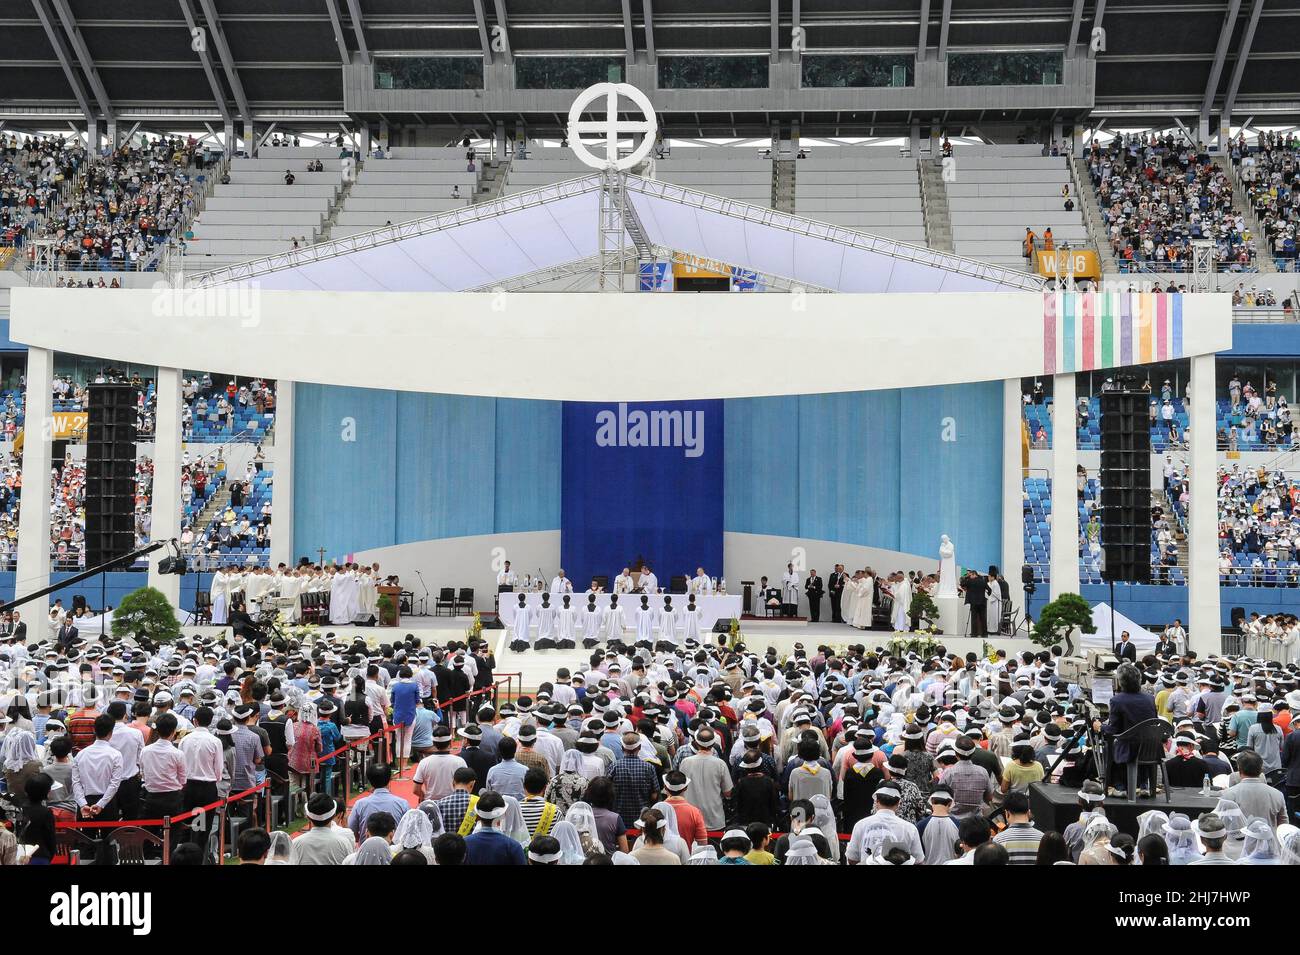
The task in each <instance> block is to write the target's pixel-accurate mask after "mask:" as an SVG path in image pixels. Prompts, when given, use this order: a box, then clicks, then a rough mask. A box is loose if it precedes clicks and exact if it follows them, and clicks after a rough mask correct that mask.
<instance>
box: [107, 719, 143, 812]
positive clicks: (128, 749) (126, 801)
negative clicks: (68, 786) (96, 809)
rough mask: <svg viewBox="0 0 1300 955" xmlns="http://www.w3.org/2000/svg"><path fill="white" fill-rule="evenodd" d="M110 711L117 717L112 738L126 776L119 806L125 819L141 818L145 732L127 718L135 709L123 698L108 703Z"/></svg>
mask: <svg viewBox="0 0 1300 955" xmlns="http://www.w3.org/2000/svg"><path fill="white" fill-rule="evenodd" d="M108 715H109V716H111V717H113V718H114V719H115V720H117V723H116V725H114V727H113V734H112V735H111V736H110V737H109V738H108V744H109V745H110V746H112V747H113V748H114V749H115V750H117V751H118V753H119V754H120V755H121V757H122V780H121V786H120V787H119V788H118V791H117V808H118V812H120V813H121V816H122V818H123V819H138V818H140V752H141V750H143V749H144V734H143V733H141V732H140V731H139V730H138V729H136V728H135V727H134V726H131V725H130V724H129V723H128V722H127V720H129V719H130V718H131V711H130V710H129V709H128V708H127V705H126V704H125V703H123V702H122V701H121V700H114V701H113V702H112V703H110V704H108Z"/></svg>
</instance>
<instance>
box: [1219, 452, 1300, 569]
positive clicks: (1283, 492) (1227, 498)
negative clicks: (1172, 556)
mask: <svg viewBox="0 0 1300 955" xmlns="http://www.w3.org/2000/svg"><path fill="white" fill-rule="evenodd" d="M1218 480H1219V549H1220V554H1219V579H1220V581H1221V582H1222V583H1225V584H1236V585H1243V586H1244V585H1255V586H1276V587H1296V586H1300V510H1298V509H1297V508H1298V507H1300V483H1298V482H1296V481H1294V480H1292V479H1291V478H1290V477H1288V476H1287V475H1286V473H1285V472H1283V471H1269V470H1268V469H1266V468H1264V467H1262V466H1261V467H1259V468H1250V467H1244V468H1243V467H1242V466H1241V464H1240V463H1236V462H1234V463H1233V464H1232V465H1231V466H1229V467H1221V468H1220V469H1219V475H1218Z"/></svg>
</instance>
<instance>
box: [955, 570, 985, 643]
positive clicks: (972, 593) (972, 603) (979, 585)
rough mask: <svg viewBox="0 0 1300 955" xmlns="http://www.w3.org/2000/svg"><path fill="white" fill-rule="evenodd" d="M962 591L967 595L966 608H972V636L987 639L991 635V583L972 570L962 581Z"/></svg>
mask: <svg viewBox="0 0 1300 955" xmlns="http://www.w3.org/2000/svg"><path fill="white" fill-rule="evenodd" d="M961 590H962V593H963V594H964V595H965V599H966V606H968V607H970V635H971V636H972V637H987V636H988V635H989V625H988V609H989V582H988V581H987V580H986V579H985V578H984V575H983V574H980V573H978V572H976V571H975V570H970V571H968V572H967V574H966V576H965V577H963V578H962V579H961Z"/></svg>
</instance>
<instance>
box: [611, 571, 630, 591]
mask: <svg viewBox="0 0 1300 955" xmlns="http://www.w3.org/2000/svg"><path fill="white" fill-rule="evenodd" d="M631 592H632V571H631V569H630V568H627V567H624V568H623V572H622V573H621V574H619V575H618V576H617V577H615V578H614V590H613V593H616V594H629V593H631Z"/></svg>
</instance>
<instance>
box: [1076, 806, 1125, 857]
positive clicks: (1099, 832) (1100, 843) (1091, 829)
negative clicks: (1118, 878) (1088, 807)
mask: <svg viewBox="0 0 1300 955" xmlns="http://www.w3.org/2000/svg"><path fill="white" fill-rule="evenodd" d="M1117 832H1119V829H1118V828H1116V827H1115V826H1113V825H1111V823H1110V821H1109V820H1108V819H1107V818H1106V817H1105V816H1100V815H1098V816H1093V818H1091V819H1089V820H1088V824H1087V825H1086V826H1084V827H1083V851H1082V852H1080V853H1079V865H1119V859H1118V858H1117V857H1116V856H1115V854H1114V853H1112V852H1111V851H1110V837H1111V836H1113V835H1115V833H1117Z"/></svg>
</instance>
